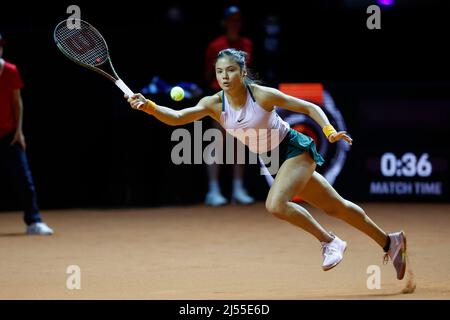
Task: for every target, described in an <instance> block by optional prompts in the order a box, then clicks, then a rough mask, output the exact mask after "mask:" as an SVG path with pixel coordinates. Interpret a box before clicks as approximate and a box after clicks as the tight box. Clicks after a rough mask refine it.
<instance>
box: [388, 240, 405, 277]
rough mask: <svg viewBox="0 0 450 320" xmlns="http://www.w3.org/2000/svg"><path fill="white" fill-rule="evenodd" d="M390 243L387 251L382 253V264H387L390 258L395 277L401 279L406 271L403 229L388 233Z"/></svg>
mask: <svg viewBox="0 0 450 320" xmlns="http://www.w3.org/2000/svg"><path fill="white" fill-rule="evenodd" d="M389 238H391V244H390V246H389V251H388V252H386V253H385V255H384V261H383V263H384V264H387V262H388V261H389V258H391V260H392V263H393V265H394V268H395V271H396V272H397V279H398V280H402V279H403V277H404V276H405V271H406V236H405V233H404V232H403V231H400V232H396V233H390V234H389Z"/></svg>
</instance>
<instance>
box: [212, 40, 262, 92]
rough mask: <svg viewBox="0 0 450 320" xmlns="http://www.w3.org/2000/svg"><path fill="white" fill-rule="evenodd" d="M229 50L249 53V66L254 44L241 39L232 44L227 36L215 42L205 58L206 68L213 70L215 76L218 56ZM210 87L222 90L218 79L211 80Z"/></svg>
mask: <svg viewBox="0 0 450 320" xmlns="http://www.w3.org/2000/svg"><path fill="white" fill-rule="evenodd" d="M227 48H234V49H236V50H241V51H245V52H247V54H248V56H247V61H246V63H247V64H250V63H251V59H252V54H253V42H252V41H251V40H250V39H249V38H245V37H240V38H239V39H238V40H236V41H234V42H231V41H229V40H228V39H227V37H226V36H220V37H218V38H216V39H215V40H213V41H212V42H211V43H210V44H209V45H208V48H207V49H206V58H205V63H206V65H205V68H207V70H211V72H212V73H213V74H215V73H216V72H215V68H214V63H215V62H216V58H217V54H218V53H219V52H220V51H221V50H223V49H227ZM209 87H210V88H211V89H213V90H217V91H219V90H220V86H219V84H218V83H217V80H216V77H214V78H213V79H212V80H211V83H210V84H209Z"/></svg>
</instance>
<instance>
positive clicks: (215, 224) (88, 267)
mask: <svg viewBox="0 0 450 320" xmlns="http://www.w3.org/2000/svg"><path fill="white" fill-rule="evenodd" d="M361 205H362V207H363V208H365V209H366V212H367V213H368V214H369V216H371V217H372V218H373V219H374V220H375V221H376V222H377V223H378V224H379V225H380V226H381V227H382V228H384V229H385V230H387V231H389V232H390V231H398V230H399V229H404V230H405V231H406V233H407V236H408V249H409V250H408V251H409V259H410V266H411V269H412V271H413V273H414V281H415V282H416V284H417V288H416V290H415V292H414V293H412V294H402V293H401V291H402V289H403V288H404V287H405V285H406V283H407V281H408V279H407V278H409V277H410V274H408V275H407V277H405V279H404V280H402V281H398V280H396V278H395V271H394V268H393V266H392V263H391V262H390V263H389V264H388V265H383V264H382V250H381V249H380V248H379V247H378V246H377V245H376V243H375V242H373V240H371V239H369V238H368V237H366V236H365V235H364V234H362V233H360V232H359V231H358V230H356V229H353V228H352V227H350V226H348V225H346V224H345V223H344V222H342V221H339V220H336V219H334V218H332V217H329V216H326V215H325V214H323V213H321V212H319V211H318V210H316V209H314V208H310V207H308V206H307V207H308V208H309V209H310V211H311V213H312V214H313V215H314V216H315V217H316V218H317V219H318V220H319V222H321V223H322V224H323V225H324V226H325V227H326V228H328V229H329V230H332V231H333V232H335V233H336V234H338V235H339V236H340V237H341V238H342V239H344V240H346V241H347V242H348V249H347V251H346V253H345V258H344V260H343V261H342V263H341V264H340V265H338V266H337V267H336V268H334V269H333V270H330V271H328V272H323V271H322V270H321V268H320V266H321V262H322V257H321V250H320V245H319V243H318V242H317V240H315V239H314V238H313V237H312V236H310V235H309V234H307V233H305V232H304V231H302V230H301V229H298V228H296V227H294V226H292V225H290V224H288V223H287V222H284V221H281V220H278V219H276V218H274V217H273V216H271V215H270V214H268V213H267V212H266V211H265V209H264V205H263V204H262V203H258V204H256V205H253V206H249V207H241V206H231V205H230V206H225V207H221V208H208V207H204V206H188V207H170V208H169V207H166V208H148V209H111V210H102V209H77V210H50V211H45V210H44V211H43V216H44V218H45V219H46V222H47V223H48V224H49V225H50V226H51V227H53V228H54V229H55V234H54V235H53V236H49V237H45V236H26V235H24V224H23V222H22V214H21V213H20V212H10V213H2V214H0V264H1V272H0V299H168V300H170V299H450V249H449V248H450V205H448V204H373V203H367V204H361ZM69 265H78V266H79V267H80V268H81V290H69V289H67V288H66V280H67V277H69V274H67V273H66V270H67V267H68V266H69ZM370 265H378V266H380V269H381V289H375V290H369V289H368V288H367V286H366V282H367V278H368V276H369V275H368V274H367V268H368V267H369V266H370Z"/></svg>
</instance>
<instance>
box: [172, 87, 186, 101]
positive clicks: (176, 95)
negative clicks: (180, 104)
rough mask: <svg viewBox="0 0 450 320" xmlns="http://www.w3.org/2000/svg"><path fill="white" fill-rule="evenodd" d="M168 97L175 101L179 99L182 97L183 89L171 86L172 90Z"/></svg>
mask: <svg viewBox="0 0 450 320" xmlns="http://www.w3.org/2000/svg"><path fill="white" fill-rule="evenodd" d="M170 97H171V98H172V99H173V100H175V101H181V100H183V98H184V90H183V88H181V87H178V86H176V87H173V88H172V90H170Z"/></svg>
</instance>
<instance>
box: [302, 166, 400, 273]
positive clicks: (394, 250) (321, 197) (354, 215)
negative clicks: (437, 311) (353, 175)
mask: <svg viewBox="0 0 450 320" xmlns="http://www.w3.org/2000/svg"><path fill="white" fill-rule="evenodd" d="M299 195H300V197H301V198H302V199H303V200H305V201H306V202H308V203H310V204H311V205H313V206H315V207H317V208H319V209H321V210H323V211H325V212H326V213H327V214H329V215H331V216H334V217H336V218H339V219H341V220H343V221H345V222H347V223H348V224H350V225H352V226H353V227H355V228H357V229H358V230H360V231H362V232H363V233H365V234H366V235H368V236H369V237H370V238H372V239H373V240H374V241H375V242H377V243H378V244H379V245H380V247H381V248H383V250H384V251H385V252H387V253H388V255H389V256H390V257H391V259H392V261H393V262H394V267H395V269H396V270H397V278H398V279H402V278H403V276H404V273H405V268H406V259H405V256H404V255H405V253H406V238H405V235H404V233H403V232H402V231H401V232H397V233H392V234H387V233H386V232H384V231H383V230H382V229H381V228H380V227H379V226H378V225H377V224H375V222H373V221H372V219H370V218H369V216H367V214H366V213H365V212H364V210H363V209H362V208H361V207H360V206H358V205H356V204H354V203H353V202H351V201H348V200H346V199H344V198H342V197H341V196H340V195H339V194H338V193H337V191H336V190H335V189H334V188H333V187H332V186H331V185H330V184H329V183H328V181H327V180H326V179H325V178H324V177H323V176H322V175H321V174H319V173H317V172H314V173H313V175H312V176H311V179H309V181H308V183H307V184H306V186H305V188H304V189H303V190H302V191H301V192H300V193H299Z"/></svg>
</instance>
